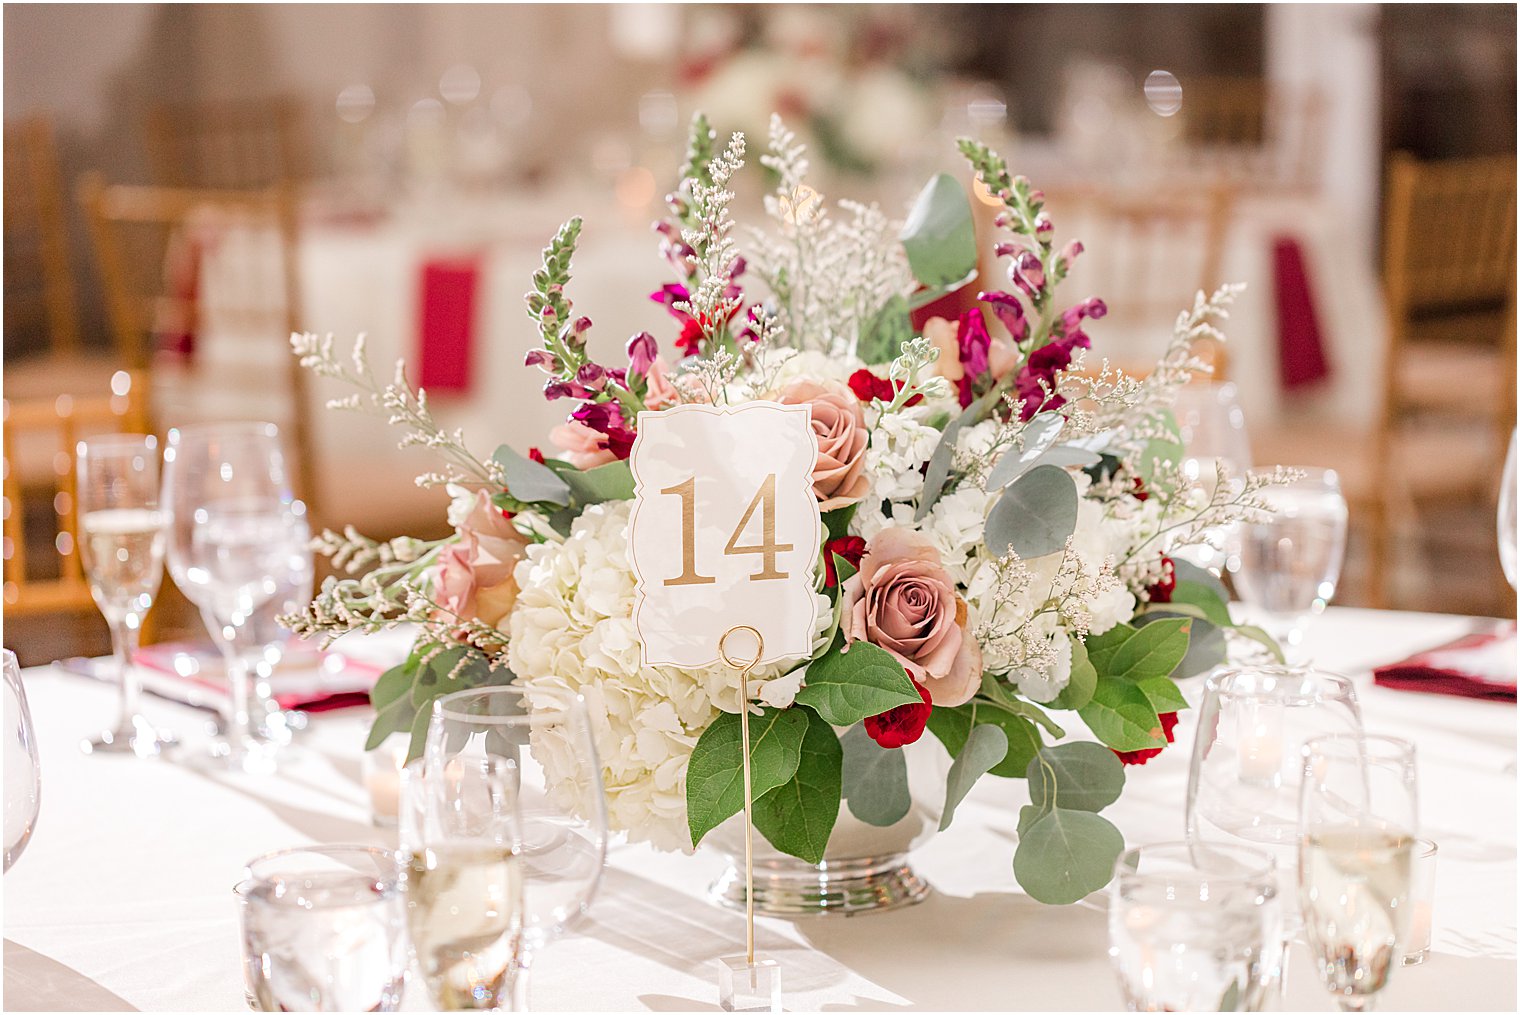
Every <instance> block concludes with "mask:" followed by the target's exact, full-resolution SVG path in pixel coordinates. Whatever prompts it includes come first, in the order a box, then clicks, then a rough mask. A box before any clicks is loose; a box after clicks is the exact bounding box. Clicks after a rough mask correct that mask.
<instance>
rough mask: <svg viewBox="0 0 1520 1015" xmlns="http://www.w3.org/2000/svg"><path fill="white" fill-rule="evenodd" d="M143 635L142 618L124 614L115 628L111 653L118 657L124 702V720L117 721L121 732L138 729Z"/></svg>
mask: <svg viewBox="0 0 1520 1015" xmlns="http://www.w3.org/2000/svg"><path fill="white" fill-rule="evenodd" d="M141 635H142V618H141V617H137V616H134V615H132V614H126V615H124V616H123V617H122V618H121V619H120V620H118V621H116V622H115V623H114V624H112V625H111V652H112V654H113V655H115V656H116V674H117V677H118V678H119V679H118V684H119V686H118V688H117V691H118V693H119V695H120V701H121V717H120V718H119V719H118V720H117V722H116V728H117V730H119V731H134V730H135V729H136V726H137V724H136V722H135V721H134V720H135V719H136V718H137V703H138V698H139V696H140V695H141V693H142V682H141V681H140V680H139V679H138V676H137V646H138V641H139V639H140V638H141Z"/></svg>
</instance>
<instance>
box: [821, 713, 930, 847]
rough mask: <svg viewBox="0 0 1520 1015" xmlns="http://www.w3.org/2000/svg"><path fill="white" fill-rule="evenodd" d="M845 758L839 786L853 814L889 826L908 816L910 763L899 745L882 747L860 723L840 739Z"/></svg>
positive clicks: (910, 795) (872, 822)
mask: <svg viewBox="0 0 1520 1015" xmlns="http://www.w3.org/2000/svg"><path fill="white" fill-rule="evenodd" d="M839 746H840V749H841V750H842V751H843V752H844V760H843V761H842V762H841V763H840V785H841V789H842V791H843V793H844V802H845V805H846V806H847V807H849V809H850V813H851V814H853V815H855V817H856V818H858V819H860V820H861V821H864V822H865V823H866V824H868V825H875V826H876V827H878V828H886V827H887V826H888V825H895V824H897V822H899V821H901V820H902V819H903V818H904V817H906V816H907V814H908V810H909V808H911V807H912V806H913V796H912V794H910V793H909V792H908V764H907V760H906V759H905V758H904V756H903V752H902V748H900V747H892V748H888V747H883V746H881V745H880V744H878V743H877V742H876V741H874V740H872V739H871V736H870V734H869V733H867V732H866V729H865V727H864V726H863V725H861V724H860V723H856V724H855V725H854V726H851V727H850V728H849V729H848V730H846V731H845V732H844V735H843V736H841V737H840V738H839Z"/></svg>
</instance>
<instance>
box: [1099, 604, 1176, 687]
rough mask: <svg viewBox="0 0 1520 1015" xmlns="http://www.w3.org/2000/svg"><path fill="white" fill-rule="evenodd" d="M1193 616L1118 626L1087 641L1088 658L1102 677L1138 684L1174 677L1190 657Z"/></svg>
mask: <svg viewBox="0 0 1520 1015" xmlns="http://www.w3.org/2000/svg"><path fill="white" fill-rule="evenodd" d="M1192 624H1193V620H1192V618H1191V617H1168V618H1164V619H1161V620H1156V621H1152V622H1150V623H1147V624H1145V625H1144V626H1143V627H1131V626H1130V625H1128V624H1116V625H1115V626H1114V627H1111V628H1109V629H1108V630H1107V631H1104V632H1103V633H1102V634H1099V635H1094V636H1092V637H1090V638H1088V639H1087V656H1088V659H1089V660H1091V662H1092V664H1093V667H1094V668H1095V669H1096V670H1097V671H1098V675H1099V676H1100V677H1121V678H1123V679H1125V680H1130V681H1138V680H1146V679H1149V678H1151V677H1166V676H1170V675H1171V673H1172V671H1173V670H1175V669H1176V668H1177V664H1178V663H1180V662H1182V657H1183V656H1185V655H1186V654H1187V648H1188V631H1189V628H1190V627H1191V625H1192Z"/></svg>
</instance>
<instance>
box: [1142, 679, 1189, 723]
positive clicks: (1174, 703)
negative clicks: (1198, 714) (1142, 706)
mask: <svg viewBox="0 0 1520 1015" xmlns="http://www.w3.org/2000/svg"><path fill="white" fill-rule="evenodd" d="M1135 686H1136V687H1138V688H1140V692H1141V693H1142V694H1144V695H1145V700H1146V701H1148V702H1150V703H1151V708H1154V709H1155V710H1156V712H1157V714H1160V713H1162V712H1181V711H1182V710H1183V709H1185V708H1187V707H1188V703H1187V699H1186V698H1184V697H1183V696H1182V692H1181V691H1180V690H1178V689H1177V685H1176V684H1175V683H1173V682H1172V678H1171V677H1148V678H1146V679H1145V680H1140V681H1136V683H1135Z"/></svg>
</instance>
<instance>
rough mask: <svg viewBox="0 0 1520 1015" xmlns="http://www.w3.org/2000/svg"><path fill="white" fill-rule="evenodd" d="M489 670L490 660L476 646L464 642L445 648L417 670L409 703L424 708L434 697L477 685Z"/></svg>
mask: <svg viewBox="0 0 1520 1015" xmlns="http://www.w3.org/2000/svg"><path fill="white" fill-rule="evenodd" d="M490 673H491V664H490V661H489V660H487V659H486V657H485V654H484V653H482V652H481V651H480V650H479V649H474V648H470V647H468V646H465V645H456V646H455V647H454V648H451V649H445V650H444V651H442V652H439V653H438V654H437V655H435V656H433V657H432V658H431V659H429V660H428V661H427V662H426V663H425V664H424V665H423V666H422V668H421V669H420V670H419V671H418V675H417V682H416V683H415V684H413V685H412V704H414V705H416V706H417V707H418V708H420V709H426V708H427V707H428V705H429V704H430V703H431V702H432V700H433V699H434V698H437V697H440V696H442V695H445V694H451V693H453V692H454V691H465V690H468V689H470V688H472V687H479V686H480V685H481V684H483V683H486V682H487V680H488V679H489V676H490Z"/></svg>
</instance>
